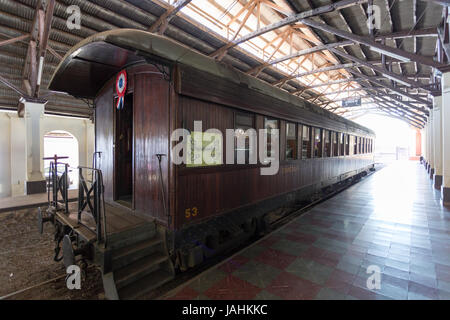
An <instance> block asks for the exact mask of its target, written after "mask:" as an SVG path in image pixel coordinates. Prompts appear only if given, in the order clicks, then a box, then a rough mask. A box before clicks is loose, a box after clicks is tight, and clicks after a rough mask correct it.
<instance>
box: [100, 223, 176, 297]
mask: <svg viewBox="0 0 450 320" xmlns="http://www.w3.org/2000/svg"><path fill="white" fill-rule="evenodd" d="M108 247H110V250H111V267H112V271H111V272H108V273H106V274H105V273H103V287H104V289H105V297H106V298H107V299H110V300H119V299H120V300H128V299H139V297H141V296H143V295H144V294H147V293H149V292H150V291H152V290H154V289H156V288H158V287H160V286H161V285H163V284H164V283H166V282H168V281H170V280H172V279H173V278H174V276H175V271H174V269H173V265H172V262H171V261H170V258H169V255H168V253H167V249H166V248H167V247H166V243H165V235H164V233H163V232H159V231H158V230H157V228H156V227H155V224H154V223H151V224H146V225H144V226H140V227H136V228H133V229H131V230H127V231H126V232H122V233H118V234H113V235H112V236H111V238H109V239H108Z"/></svg>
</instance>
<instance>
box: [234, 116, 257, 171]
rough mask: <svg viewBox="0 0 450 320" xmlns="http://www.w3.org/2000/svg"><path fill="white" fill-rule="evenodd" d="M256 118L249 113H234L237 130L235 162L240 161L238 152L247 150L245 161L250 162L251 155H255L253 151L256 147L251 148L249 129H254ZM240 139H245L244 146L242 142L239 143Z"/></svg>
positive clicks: (235, 128)
mask: <svg viewBox="0 0 450 320" xmlns="http://www.w3.org/2000/svg"><path fill="white" fill-rule="evenodd" d="M254 119H255V117H254V116H253V115H252V114H249V113H240V112H236V113H235V114H234V130H235V134H236V135H235V142H234V158H235V163H238V161H237V160H238V153H239V152H245V163H246V164H248V163H250V160H249V159H250V157H251V156H254V155H253V154H251V151H252V150H254V149H255V148H254V147H253V148H250V136H249V132H248V131H247V130H249V129H254ZM240 139H245V140H244V146H242V142H241V143H239V141H240Z"/></svg>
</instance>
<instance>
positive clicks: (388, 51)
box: [300, 19, 446, 69]
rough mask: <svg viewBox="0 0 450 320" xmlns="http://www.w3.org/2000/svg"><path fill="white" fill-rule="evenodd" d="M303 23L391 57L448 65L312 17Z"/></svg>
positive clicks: (441, 66) (303, 20)
mask: <svg viewBox="0 0 450 320" xmlns="http://www.w3.org/2000/svg"><path fill="white" fill-rule="evenodd" d="M300 22H301V23H303V24H305V25H307V26H309V27H312V28H316V29H319V30H322V31H325V32H329V33H332V34H334V35H337V36H339V37H342V38H345V39H348V40H351V41H354V42H355V43H358V44H362V45H365V46H368V47H370V48H371V49H372V50H373V51H377V52H380V53H383V54H385V55H389V56H391V57H394V58H398V59H400V60H405V59H406V60H409V61H413V62H417V63H420V64H423V65H427V66H430V67H433V68H436V69H443V68H445V67H446V65H445V64H442V63H440V62H437V61H434V60H433V59H430V58H426V57H423V56H421V55H418V54H415V53H411V52H407V51H405V50H401V49H398V48H394V47H389V46H387V45H383V44H381V43H378V42H376V41H375V40H373V39H371V38H368V37H364V36H360V35H356V34H353V33H350V32H347V31H343V30H340V29H337V28H333V27H331V26H329V25H326V24H324V23H319V22H316V21H313V20H311V19H302V20H301V21H300Z"/></svg>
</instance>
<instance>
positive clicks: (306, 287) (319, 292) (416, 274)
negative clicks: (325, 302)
mask: <svg viewBox="0 0 450 320" xmlns="http://www.w3.org/2000/svg"><path fill="white" fill-rule="evenodd" d="M431 185H432V184H431V180H430V179H429V178H428V177H427V175H426V172H425V169H424V167H423V166H421V165H420V164H418V163H417V162H398V163H394V164H392V165H390V166H388V167H386V168H384V169H382V170H381V171H379V172H377V173H375V174H374V175H372V176H370V177H369V178H367V179H365V180H363V181H362V182H360V183H358V184H357V185H354V186H352V187H351V188H349V189H347V190H346V191H344V192H342V193H341V194H339V195H337V196H336V197H334V198H332V199H330V200H328V201H326V202H324V203H322V204H320V205H318V206H316V207H314V208H313V209H312V210H310V211H309V212H307V213H306V214H304V215H302V216H301V217H299V218H297V219H295V220H294V221H293V222H291V223H290V224H288V225H286V226H285V227H283V228H281V229H279V230H277V231H275V232H273V233H272V234H270V235H269V236H268V237H266V238H265V239H263V240H262V241H259V242H257V243H256V244H254V245H252V246H251V247H249V248H247V249H245V250H243V251H242V252H240V253H238V254H237V255H235V256H233V257H232V258H230V259H228V260H227V261H225V262H224V263H222V264H220V265H218V266H216V267H214V268H212V269H210V270H208V271H206V272H204V273H202V274H201V275H199V276H198V277H196V278H195V279H193V280H192V281H190V282H188V283H187V284H185V285H184V286H182V287H180V288H177V289H176V290H174V291H172V292H171V293H169V294H168V296H167V298H169V299H236V300H237V299H450V210H448V209H445V208H443V207H442V206H441V204H440V202H439V193H438V192H437V191H435V190H434V189H433V188H432V186H431ZM369 266H371V267H372V268H373V266H375V268H378V270H380V271H381V274H380V278H381V288H380V289H373V290H370V289H368V287H367V280H368V277H369V276H370V275H371V274H368V273H367V268H368V267H369Z"/></svg>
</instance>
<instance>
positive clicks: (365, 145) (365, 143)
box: [364, 138, 367, 153]
mask: <svg viewBox="0 0 450 320" xmlns="http://www.w3.org/2000/svg"><path fill="white" fill-rule="evenodd" d="M364 153H367V138H364Z"/></svg>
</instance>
